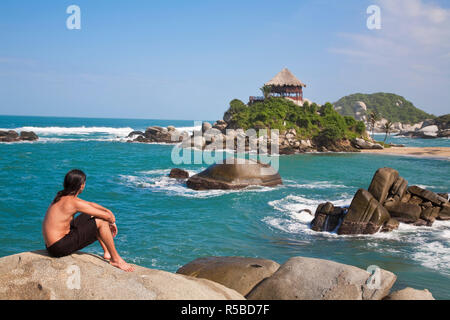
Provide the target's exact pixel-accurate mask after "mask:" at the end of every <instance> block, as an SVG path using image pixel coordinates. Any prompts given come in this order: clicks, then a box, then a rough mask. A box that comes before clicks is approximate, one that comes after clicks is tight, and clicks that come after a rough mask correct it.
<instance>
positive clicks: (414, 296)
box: [385, 288, 435, 300]
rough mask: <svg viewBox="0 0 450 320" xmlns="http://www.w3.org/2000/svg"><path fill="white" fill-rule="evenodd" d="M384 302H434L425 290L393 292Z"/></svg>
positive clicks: (407, 289)
mask: <svg viewBox="0 0 450 320" xmlns="http://www.w3.org/2000/svg"><path fill="white" fill-rule="evenodd" d="M385 300H435V299H434V298H433V295H432V294H431V292H430V291H428V290H427V289H424V290H417V289H413V288H405V289H403V290H399V291H394V292H392V293H391V294H390V295H388V296H387V297H386V298H385Z"/></svg>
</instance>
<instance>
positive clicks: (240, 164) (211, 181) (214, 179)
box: [187, 159, 283, 190]
mask: <svg viewBox="0 0 450 320" xmlns="http://www.w3.org/2000/svg"><path fill="white" fill-rule="evenodd" d="M227 162H231V163H230V164H229V163H227ZM279 184H283V182H282V180H281V177H280V174H279V173H278V172H277V171H276V170H275V169H274V168H272V167H271V166H270V165H268V164H263V163H260V162H256V161H253V160H247V159H240V160H237V159H234V160H229V159H228V160H226V161H225V163H223V164H215V165H212V166H210V167H209V168H208V169H206V170H205V171H202V172H200V173H198V174H196V175H194V176H192V177H190V178H189V179H188V181H187V186H188V187H189V188H191V189H194V190H210V189H242V188H245V187H248V186H252V185H258V186H267V187H274V186H276V185H279Z"/></svg>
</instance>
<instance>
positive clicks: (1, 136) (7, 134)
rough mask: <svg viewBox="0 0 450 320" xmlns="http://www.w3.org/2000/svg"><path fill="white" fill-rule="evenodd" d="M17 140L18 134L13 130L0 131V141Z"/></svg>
mask: <svg viewBox="0 0 450 320" xmlns="http://www.w3.org/2000/svg"><path fill="white" fill-rule="evenodd" d="M19 140H20V139H19V134H18V133H17V132H16V131H14V130H8V131H0V142H15V141H19Z"/></svg>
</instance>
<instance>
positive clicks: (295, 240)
mask: <svg viewBox="0 0 450 320" xmlns="http://www.w3.org/2000/svg"><path fill="white" fill-rule="evenodd" d="M170 124H172V125H175V126H176V127H184V128H189V129H190V130H192V128H191V127H192V126H193V122H192V121H165V120H132V119H74V118H38V117H6V116H2V117H0V128H10V129H19V130H22V129H24V127H33V128H32V129H33V130H35V131H36V132H37V133H38V134H39V136H40V137H41V141H40V142H34V143H13V144H5V143H1V144H0V194H1V197H0V256H6V255H10V254H14V253H17V252H22V251H28V250H35V249H42V248H43V247H44V243H43V241H42V237H41V222H42V219H43V216H44V214H45V211H46V209H47V206H48V205H49V203H50V202H51V200H52V199H53V197H54V195H55V193H56V192H57V191H58V190H59V189H60V188H61V184H62V179H63V177H64V174H65V173H66V172H67V171H68V170H70V169H72V168H79V169H82V170H83V171H85V172H86V173H87V175H88V179H87V186H86V190H85V192H84V193H83V194H82V195H81V197H82V198H84V199H86V200H89V201H95V202H98V203H100V204H102V205H104V206H106V207H108V208H110V209H111V210H112V211H113V212H114V213H115V215H116V218H117V224H118V227H119V234H118V236H117V238H116V239H117V246H118V249H119V252H120V253H122V255H123V256H124V258H125V259H127V260H130V261H131V262H134V263H136V264H139V265H142V266H146V267H150V268H158V269H163V270H167V271H172V272H173V271H176V270H177V268H179V267H180V266H182V265H183V264H186V263H188V262H189V261H191V260H193V259H196V258H198V257H201V256H207V255H221V256H230V255H235V256H252V257H264V258H268V259H273V260H276V261H278V262H280V263H282V262H284V261H286V260H287V259H288V258H290V257H292V256H308V257H317V258H324V259H331V260H334V261H338V262H342V263H347V264H351V265H355V266H358V267H361V268H364V269H366V268H367V267H368V266H370V265H378V266H380V267H382V268H385V269H387V270H390V271H392V272H394V273H395V274H396V275H397V276H398V280H397V282H396V284H395V288H398V289H401V288H403V287H406V286H410V287H414V288H418V289H423V288H428V289H429V290H430V291H431V292H432V293H433V295H434V296H435V297H436V298H439V299H450V290H449V288H450V245H449V238H450V223H448V222H436V224H435V225H434V226H433V227H432V228H426V227H412V226H408V225H403V224H402V225H401V227H400V230H398V231H394V232H392V233H389V234H376V235H373V236H354V237H338V236H337V235H336V234H334V233H315V232H313V231H311V230H309V228H308V224H309V222H310V221H311V220H312V217H311V216H310V215H309V214H307V213H302V214H299V213H298V211H299V210H301V209H304V208H309V209H311V210H315V207H316V206H317V205H318V204H319V203H321V202H323V201H326V200H331V201H333V202H335V203H337V204H342V205H345V204H349V203H350V201H351V198H352V196H353V194H354V193H355V192H356V190H357V189H358V188H367V187H368V184H369V183H370V180H371V178H372V175H373V173H374V172H375V170H376V169H378V168H379V167H383V166H390V167H393V168H395V169H397V170H399V172H400V174H401V175H402V176H403V177H405V178H406V179H407V180H408V181H409V182H410V184H418V185H421V186H423V187H426V188H428V189H430V190H433V191H436V192H447V191H450V180H449V179H448V176H449V172H450V161H448V160H437V159H422V158H413V157H404V156H403V157H398V156H383V155H369V154H317V155H315V154H305V155H295V156H281V157H279V161H280V174H281V176H282V177H283V179H284V182H285V184H284V185H283V186H281V187H277V188H273V189H271V188H255V189H249V190H244V191H202V192H196V191H193V190H189V189H187V188H186V186H185V185H184V184H182V183H180V182H177V181H175V180H171V179H169V178H167V177H166V175H167V174H168V172H169V170H170V169H171V168H172V167H175V165H174V164H172V162H171V157H170V155H171V151H172V146H170V145H160V144H130V143H124V141H125V140H126V139H124V136H125V135H126V134H128V132H129V131H131V130H136V129H137V130H139V129H144V128H145V127H147V126H149V125H164V126H166V125H170ZM26 129H30V128H26ZM417 141H418V140H415V142H414V143H418V142H417ZM429 141H430V140H427V141H419V142H420V143H424V144H425V145H427V143H429ZM432 143H437V142H436V141H433V142H432ZM447 143H448V140H443V141H442V144H443V145H447ZM176 167H182V168H185V169H187V170H189V171H190V173H191V174H194V173H196V172H199V171H201V170H203V169H204V168H206V165H176ZM86 251H89V252H93V253H100V252H101V248H100V246H99V245H97V244H95V245H92V246H90V247H88V248H87V249H86Z"/></svg>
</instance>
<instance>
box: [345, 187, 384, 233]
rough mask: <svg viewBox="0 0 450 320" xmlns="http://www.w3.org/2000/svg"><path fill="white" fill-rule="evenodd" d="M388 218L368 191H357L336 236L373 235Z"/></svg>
mask: <svg viewBox="0 0 450 320" xmlns="http://www.w3.org/2000/svg"><path fill="white" fill-rule="evenodd" d="M390 218H391V217H390V215H389V213H388V212H387V211H386V209H385V208H384V207H383V206H382V205H381V204H380V203H379V202H378V201H377V200H376V199H375V198H374V197H373V196H372V195H371V194H370V193H369V192H368V191H366V190H364V189H359V190H358V191H357V192H356V194H355V197H354V198H353V200H352V203H351V204H350V208H349V209H348V213H347V214H346V215H345V217H344V220H343V221H342V224H341V226H340V227H339V229H338V234H373V233H376V232H378V231H379V230H380V228H381V226H382V225H383V224H384V223H386V222H387V221H388V220H389V219H390Z"/></svg>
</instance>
